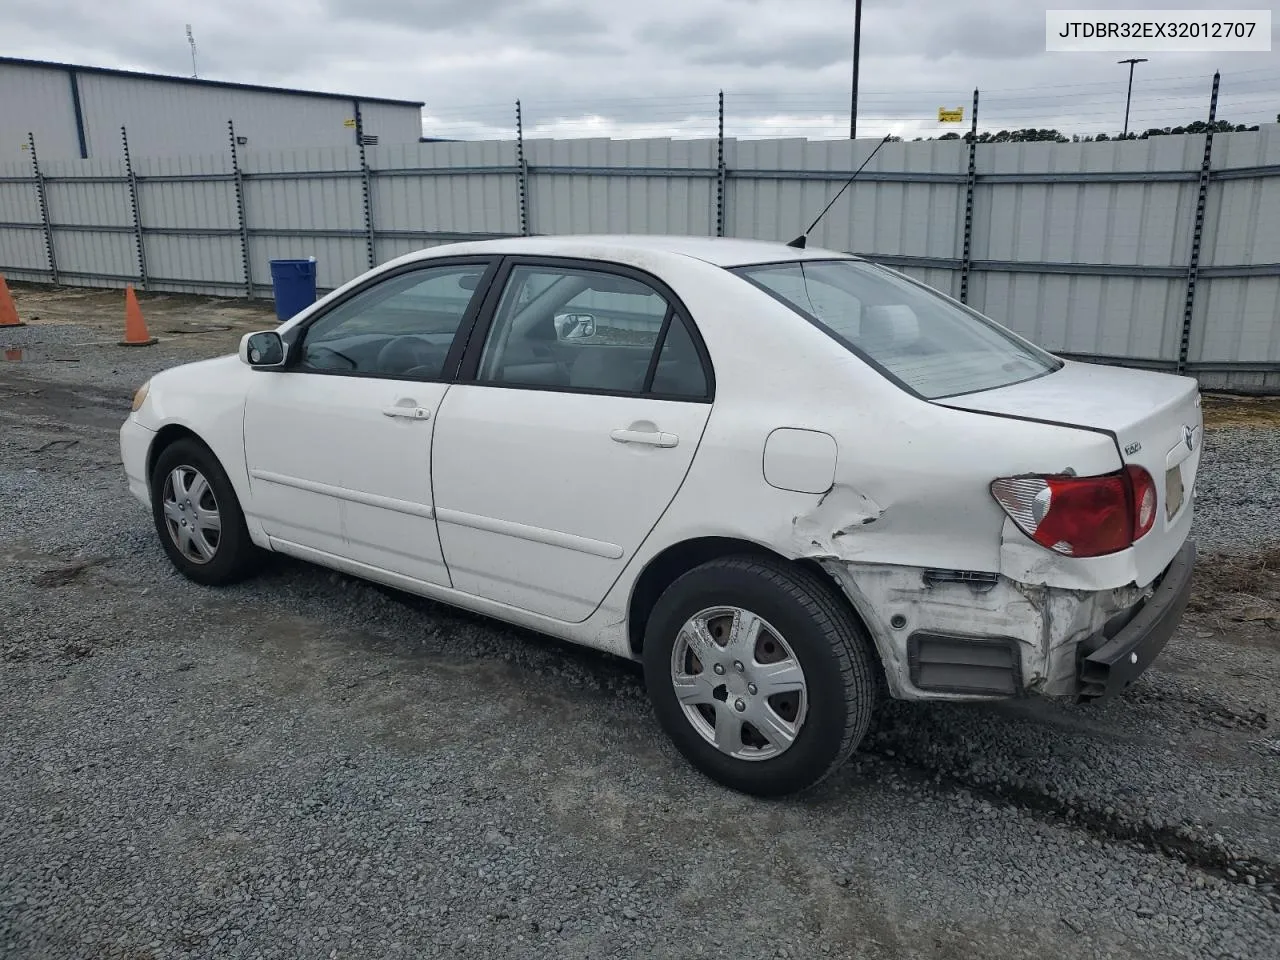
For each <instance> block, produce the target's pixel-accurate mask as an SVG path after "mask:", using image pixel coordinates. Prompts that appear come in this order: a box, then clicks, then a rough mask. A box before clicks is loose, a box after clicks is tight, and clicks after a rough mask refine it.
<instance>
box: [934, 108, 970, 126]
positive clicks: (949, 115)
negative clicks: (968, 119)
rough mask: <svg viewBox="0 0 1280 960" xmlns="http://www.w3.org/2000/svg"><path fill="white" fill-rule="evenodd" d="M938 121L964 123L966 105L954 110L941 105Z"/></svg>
mask: <svg viewBox="0 0 1280 960" xmlns="http://www.w3.org/2000/svg"><path fill="white" fill-rule="evenodd" d="M938 122H939V123H964V107H956V108H955V109H954V110H948V109H947V108H946V107H939V108H938Z"/></svg>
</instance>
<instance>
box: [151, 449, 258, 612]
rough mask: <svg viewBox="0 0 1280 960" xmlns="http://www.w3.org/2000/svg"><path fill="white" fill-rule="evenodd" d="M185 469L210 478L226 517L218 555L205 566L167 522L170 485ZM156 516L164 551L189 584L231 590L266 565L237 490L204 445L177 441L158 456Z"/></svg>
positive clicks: (154, 477) (153, 499) (154, 485)
mask: <svg viewBox="0 0 1280 960" xmlns="http://www.w3.org/2000/svg"><path fill="white" fill-rule="evenodd" d="M184 467H185V468H188V469H193V470H196V471H198V472H199V473H200V475H201V476H203V477H205V478H206V479H207V481H208V484H209V487H210V489H211V491H212V495H213V497H214V499H215V501H216V508H217V511H218V514H219V516H220V518H221V530H220V532H219V533H218V536H217V542H216V545H214V550H213V555H212V557H210V558H209V559H208V560H206V561H204V562H197V561H196V560H194V559H192V558H191V557H189V556H188V555H187V554H186V553H184V552H183V550H182V549H181V548H180V547H179V545H178V543H177V542H175V540H174V537H173V535H171V534H170V532H169V526H168V523H167V522H166V518H165V510H164V498H165V489H166V487H165V484H166V480H167V479H168V477H169V476H170V474H172V473H173V471H175V470H178V469H180V468H184ZM151 516H152V520H153V521H154V523H155V527H156V533H157V534H158V535H159V537H160V545H161V546H162V547H163V548H164V552H165V553H166V554H167V555H168V557H169V560H170V561H171V562H172V563H173V565H174V566H175V567H177V568H178V571H179V572H180V573H181V574H182V575H183V576H185V577H186V578H187V579H189V580H193V581H195V582H196V583H199V584H203V585H204V586H209V587H217V586H225V585H227V584H232V583H237V582H239V581H240V580H243V579H245V578H246V577H248V576H249V575H251V574H253V573H255V572H256V571H257V570H258V568H259V566H260V565H261V562H262V558H263V551H262V550H261V549H260V548H259V547H258V546H257V545H256V544H255V543H254V542H253V541H252V540H251V539H250V538H249V530H248V528H247V527H246V526H245V522H244V512H243V511H242V510H241V509H240V501H239V499H238V498H237V497H236V492H235V488H234V487H232V486H231V481H230V479H228V477H227V473H226V471H225V470H223V469H222V464H220V463H219V462H218V458H217V457H215V456H214V455H213V452H212V451H211V450H210V449H209V448H208V447H206V446H205V445H204V444H203V443H200V442H199V441H198V440H195V439H193V438H191V437H184V438H182V439H181V440H175V441H174V442H173V443H171V444H170V445H169V446H167V447H165V448H164V450H162V451H161V452H160V455H159V456H158V457H156V463H155V467H154V468H153V469H152V471H151Z"/></svg>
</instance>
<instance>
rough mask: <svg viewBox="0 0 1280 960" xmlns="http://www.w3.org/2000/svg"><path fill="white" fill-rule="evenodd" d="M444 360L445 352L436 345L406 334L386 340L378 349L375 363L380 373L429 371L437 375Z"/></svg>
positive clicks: (420, 372)
mask: <svg viewBox="0 0 1280 960" xmlns="http://www.w3.org/2000/svg"><path fill="white" fill-rule="evenodd" d="M444 360H445V354H444V352H443V351H441V350H440V349H439V348H438V347H436V346H434V345H433V344H430V343H427V342H426V341H424V340H422V339H421V338H419V337H414V336H407V335H406V336H400V337H392V338H391V339H390V340H388V341H387V342H386V343H385V344H384V345H383V347H382V349H381V350H379V351H378V359H377V360H376V361H375V363H376V364H377V369H378V370H379V371H381V372H382V373H398V374H407V373H410V372H413V373H415V374H422V373H424V372H431V373H433V374H435V375H439V373H440V368H441V367H443V366H444ZM424 368H425V371H424Z"/></svg>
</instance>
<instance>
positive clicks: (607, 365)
mask: <svg viewBox="0 0 1280 960" xmlns="http://www.w3.org/2000/svg"><path fill="white" fill-rule="evenodd" d="M477 379H478V380H479V382H481V383H490V384H494V385H508V386H530V387H553V388H554V387H569V388H576V389H581V390H593V391H599V392H603V393H622V394H643V393H652V394H655V395H664V396H673V397H689V398H691V399H702V398H703V397H705V395H706V393H707V378H706V375H705V372H704V370H703V367H702V361H701V358H700V357H699V355H698V353H697V351H696V349H695V348H694V346H693V340H692V338H691V337H690V335H689V332H688V329H687V328H686V327H685V324H684V321H683V320H682V319H681V318H680V317H679V315H678V314H677V313H676V311H675V309H674V308H673V305H672V304H671V303H669V302H668V300H667V298H666V297H664V296H663V295H662V294H660V293H659V292H658V291H657V290H655V289H654V288H653V287H651V286H649V285H648V284H646V283H643V282H641V281H640V280H635V279H632V278H631V277H626V276H622V275H620V274H615V273H608V272H604V271H595V270H589V269H579V268H574V267H551V266H517V267H515V268H514V269H513V270H512V271H511V275H510V277H509V278H508V280H507V283H506V287H505V288H504V290H503V292H502V297H501V299H500V300H499V301H498V306H497V310H496V311H495V313H494V320H493V325H492V327H491V329H490V331H489V335H488V337H487V339H486V341H485V344H484V350H483V352H482V353H481V356H480V366H479V370H478V371H477Z"/></svg>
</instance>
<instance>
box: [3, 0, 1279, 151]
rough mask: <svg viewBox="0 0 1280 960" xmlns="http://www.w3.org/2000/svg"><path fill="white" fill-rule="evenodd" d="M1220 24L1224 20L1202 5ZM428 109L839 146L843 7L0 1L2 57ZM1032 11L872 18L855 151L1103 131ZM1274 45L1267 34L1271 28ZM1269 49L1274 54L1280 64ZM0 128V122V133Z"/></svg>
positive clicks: (1262, 109) (917, 12)
mask: <svg viewBox="0 0 1280 960" xmlns="http://www.w3.org/2000/svg"><path fill="white" fill-rule="evenodd" d="M1200 5H1201V6H1205V7H1210V8H1212V7H1218V8H1221V9H1233V8H1235V7H1237V6H1239V4H1238V2H1236V0H1200ZM186 23H191V24H192V25H193V28H194V31H195V35H196V42H197V58H198V64H199V71H200V75H201V76H203V77H207V78H210V79H220V80H236V81H242V82H247V83H263V84H278V85H281V86H292V87H302V88H310V89H316V90H325V91H331V92H338V93H348V94H353V95H360V96H383V97H395V98H401V99H409V100H423V101H426V103H427V108H426V110H425V111H424V122H425V124H426V127H427V132H429V133H431V134H435V135H445V136H510V135H511V133H512V130H513V128H514V106H513V105H514V101H515V100H516V99H517V98H519V99H520V100H521V102H522V104H523V106H524V111H525V119H526V128H527V129H529V130H530V131H533V132H537V133H548V134H551V133H554V134H556V135H574V136H578V135H592V136H607V135H642V134H650V133H652V134H654V135H671V136H706V135H709V134H713V133H714V131H715V124H716V94H717V92H718V91H720V90H723V91H725V96H726V122H727V125H728V130H729V132H730V133H731V134H735V135H748V134H749V135H780V136H833V137H838V136H843V135H847V131H848V111H849V81H850V67H851V59H852V48H853V0H697V2H696V3H694V2H691V0H643V2H624V0H273V2H271V3H262V2H261V0H219V2H218V3H216V4H209V3H204V2H198V0H113V2H112V3H110V4H105V3H102V2H101V0H6V3H5V51H4V52H5V54H7V55H10V56H19V57H30V58H35V59H47V60H61V61H65V62H72V63H85V64H94V65H100V66H114V67H123V68H126V69H138V70H147V71H154V72H159V73H172V74H176V75H179V76H185V75H189V74H190V72H191V56H190V50H189V49H188V47H187V42H186V37H185V31H184V25H185V24H186ZM1044 25H1045V20H1044V7H1036V6H1032V5H1028V4H1025V3H1020V2H1018V0H966V2H965V3H964V4H963V5H957V4H955V3H954V0H902V2H900V3H897V4H895V5H893V6H892V7H890V6H889V5H887V4H875V5H872V4H868V5H867V7H866V9H865V10H864V12H863V20H862V28H863V31H862V58H861V83H860V95H859V132H860V133H861V134H863V135H865V136H876V135H878V134H882V133H884V132H885V131H886V130H888V129H890V128H893V129H896V130H899V131H900V132H902V133H904V134H905V135H909V136H910V135H927V134H937V133H940V132H942V130H943V129H950V128H940V127H939V126H938V124H937V123H936V111H937V108H938V107H939V106H955V105H957V104H962V103H963V104H966V105H967V104H968V103H969V101H970V99H971V97H972V91H973V89H974V87H981V88H982V90H983V94H982V113H981V117H980V121H981V125H982V126H983V127H984V128H987V127H991V128H993V129H999V128H1000V127H1011V126H1032V125H1034V126H1056V127H1058V128H1059V129H1062V130H1064V131H1066V132H1069V133H1071V132H1096V131H1098V130H1111V131H1118V130H1119V126H1120V123H1121V121H1122V119H1123V110H1124V95H1125V82H1126V80H1127V72H1126V71H1125V69H1124V68H1122V67H1120V66H1118V65H1117V64H1116V62H1115V61H1116V60H1118V59H1120V58H1121V56H1123V55H1109V54H1061V53H1057V54H1050V53H1046V52H1045V50H1044ZM1273 31H1280V18H1277V19H1276V24H1274V25H1273ZM1277 46H1278V48H1280V43H1278V44H1277ZM1215 68H1221V69H1222V71H1223V87H1222V91H1223V92H1222V102H1221V104H1220V107H1219V115H1220V116H1222V117H1226V118H1228V119H1232V120H1235V121H1236V122H1251V123H1252V122H1257V121H1258V120H1274V119H1275V115H1276V112H1277V110H1280V104H1278V103H1276V101H1275V98H1274V91H1275V90H1276V89H1280V67H1278V66H1277V64H1276V60H1275V55H1274V54H1265V53H1259V54H1240V53H1237V54H1232V55H1230V56H1229V57H1226V58H1223V57H1218V56H1214V55H1209V54H1164V55H1160V54H1158V55H1155V56H1151V57H1150V62H1149V63H1146V64H1142V65H1141V66H1140V67H1139V68H1138V71H1137V73H1136V75H1135V82H1134V100H1133V111H1132V112H1133V119H1132V121H1131V125H1132V126H1134V127H1137V128H1139V129H1142V128H1145V127H1146V126H1166V125H1173V124H1176V123H1186V122H1188V121H1190V120H1193V119H1198V118H1200V117H1201V116H1202V115H1203V114H1204V113H1205V112H1206V108H1207V94H1208V89H1209V84H1210V80H1211V77H1212V75H1213V71H1214V69H1215ZM2 125H3V116H0V126H2Z"/></svg>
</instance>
